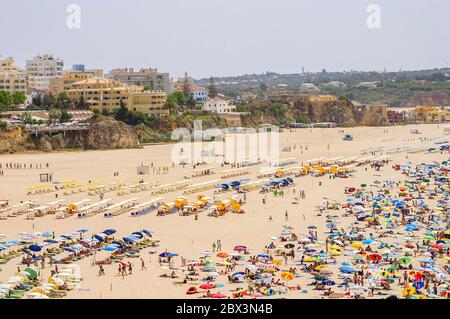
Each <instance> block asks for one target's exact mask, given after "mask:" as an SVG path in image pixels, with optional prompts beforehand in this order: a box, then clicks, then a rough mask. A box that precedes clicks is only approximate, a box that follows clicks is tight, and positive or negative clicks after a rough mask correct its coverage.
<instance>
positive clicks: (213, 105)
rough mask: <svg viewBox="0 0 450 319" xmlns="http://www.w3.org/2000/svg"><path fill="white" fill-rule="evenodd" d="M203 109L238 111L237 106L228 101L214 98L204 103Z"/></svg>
mask: <svg viewBox="0 0 450 319" xmlns="http://www.w3.org/2000/svg"><path fill="white" fill-rule="evenodd" d="M203 111H207V112H215V113H232V112H236V106H234V105H230V104H229V102H228V101H226V100H223V99H219V98H214V99H209V100H208V101H206V102H205V104H203Z"/></svg>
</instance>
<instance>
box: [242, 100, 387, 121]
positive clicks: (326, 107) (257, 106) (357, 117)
mask: <svg viewBox="0 0 450 319" xmlns="http://www.w3.org/2000/svg"><path fill="white" fill-rule="evenodd" d="M248 111H249V112H250V114H249V115H246V116H244V117H243V119H242V122H243V125H246V126H252V125H253V126H254V125H258V124H262V123H270V124H276V125H287V124H290V123H292V122H335V123H336V124H338V125H340V126H355V125H366V126H379V125H386V124H387V123H388V120H387V109H386V107H385V106H384V105H370V106H355V105H353V104H352V103H351V102H350V101H348V100H346V99H342V100H340V99H334V100H333V99H304V98H302V99H298V100H295V101H291V102H286V101H284V102H283V101H268V100H265V101H258V102H254V103H251V104H249V106H248Z"/></svg>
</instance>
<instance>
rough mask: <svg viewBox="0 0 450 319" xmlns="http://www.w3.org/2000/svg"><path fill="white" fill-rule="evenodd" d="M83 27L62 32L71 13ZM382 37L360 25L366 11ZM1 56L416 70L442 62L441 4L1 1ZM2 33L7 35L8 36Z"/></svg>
mask: <svg viewBox="0 0 450 319" xmlns="http://www.w3.org/2000/svg"><path fill="white" fill-rule="evenodd" d="M72 3H74V4H78V5H79V6H80V8H81V28H80V29H69V28H68V27H67V26H66V19H67V17H68V15H69V13H67V12H66V9H67V6H68V5H69V4H72ZM372 3H374V4H378V5H379V6H380V8H381V28H380V29H369V28H368V27H367V25H366V20H367V17H368V15H369V14H368V13H367V12H366V9H367V6H368V5H369V4H372ZM1 7H2V13H1V14H0V30H1V31H0V54H2V55H3V56H13V57H14V59H15V60H16V62H17V64H18V65H19V66H22V67H23V66H24V65H25V60H26V59H28V58H31V57H32V56H34V55H36V54H37V53H53V54H54V55H56V56H59V57H61V58H63V59H64V62H65V66H66V68H71V66H72V64H74V63H81V64H85V65H86V66H87V67H88V68H94V67H101V68H104V69H105V70H106V71H107V70H109V69H111V68H115V67H126V66H129V67H135V68H139V67H148V66H152V67H158V69H159V70H160V71H165V72H170V73H171V75H172V76H174V77H177V76H181V75H182V74H183V73H184V71H187V72H189V74H191V75H192V76H194V77H209V76H210V75H212V76H223V75H238V74H244V73H261V72H265V71H274V72H280V73H295V72H300V71H301V67H302V66H304V67H305V68H306V69H307V70H309V71H319V70H321V69H322V68H325V69H327V70H328V71H342V70H350V69H354V70H382V69H383V68H386V69H387V70H394V71H397V70H399V69H401V68H402V69H424V68H433V67H445V66H447V65H448V63H450V19H449V13H450V1H448V0H368V1H367V0H126V1H125V0H121V1H119V0H5V1H2V6H1ZM6 30H8V31H6Z"/></svg>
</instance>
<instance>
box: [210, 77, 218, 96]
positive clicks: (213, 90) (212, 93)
mask: <svg viewBox="0 0 450 319" xmlns="http://www.w3.org/2000/svg"><path fill="white" fill-rule="evenodd" d="M217 93H218V92H217V88H216V85H215V84H214V78H213V77H211V78H210V79H209V85H208V95H209V97H211V98H215V97H216V96H217Z"/></svg>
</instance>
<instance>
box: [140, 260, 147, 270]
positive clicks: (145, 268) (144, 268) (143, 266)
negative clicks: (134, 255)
mask: <svg viewBox="0 0 450 319" xmlns="http://www.w3.org/2000/svg"><path fill="white" fill-rule="evenodd" d="M141 270H147V267H145V262H144V259H142V258H141Z"/></svg>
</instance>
